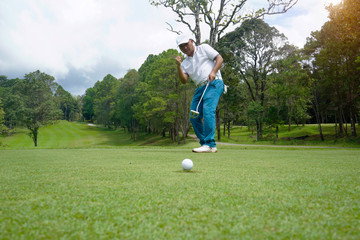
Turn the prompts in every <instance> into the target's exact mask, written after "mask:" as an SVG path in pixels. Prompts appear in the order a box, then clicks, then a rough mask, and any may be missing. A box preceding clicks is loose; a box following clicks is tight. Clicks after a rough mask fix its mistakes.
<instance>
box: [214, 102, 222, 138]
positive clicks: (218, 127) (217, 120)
mask: <svg viewBox="0 0 360 240" xmlns="http://www.w3.org/2000/svg"><path fill="white" fill-rule="evenodd" d="M215 117H216V129H217V139H218V141H221V127H220V110H219V109H216V113H215Z"/></svg>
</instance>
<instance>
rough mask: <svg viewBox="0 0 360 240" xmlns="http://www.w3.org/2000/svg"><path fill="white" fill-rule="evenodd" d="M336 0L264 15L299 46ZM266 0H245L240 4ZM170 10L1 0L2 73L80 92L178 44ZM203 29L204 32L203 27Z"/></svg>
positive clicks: (304, 2)
mask: <svg viewBox="0 0 360 240" xmlns="http://www.w3.org/2000/svg"><path fill="white" fill-rule="evenodd" d="M339 1H340V0H298V3H297V4H296V5H295V6H294V7H293V8H292V9H290V10H289V11H288V12H287V13H285V14H280V15H272V16H267V17H265V21H266V22H267V23H268V24H270V25H271V26H274V27H276V28H277V29H278V30H279V31H280V32H282V33H284V34H285V36H286V37H287V38H288V40H289V42H290V43H291V44H294V45H296V46H298V47H300V48H301V47H303V46H304V44H305V42H306V38H307V37H309V36H310V33H311V32H312V31H316V30H320V29H321V26H322V25H323V24H324V23H325V22H326V21H327V20H328V19H327V16H328V12H327V11H326V10H325V6H326V5H328V4H330V3H334V4H336V3H338V2H339ZM266 2H267V1H266V0H248V1H247V3H246V5H245V8H244V9H248V10H251V9H256V8H257V7H258V6H260V5H261V4H263V3H266ZM175 18H176V16H175V14H174V13H173V12H172V11H171V10H170V9H166V8H164V7H161V6H159V7H155V6H152V5H150V3H149V1H148V0H61V1H59V0H0V75H5V76H7V77H8V78H9V79H12V78H23V77H24V75H25V74H27V73H30V72H34V71H36V70H40V71H41V72H45V73H47V74H49V75H51V76H54V77H55V79H56V81H57V82H58V83H59V84H60V85H61V86H62V87H63V88H64V89H65V90H67V91H68V92H70V93H71V94H73V95H83V94H84V93H85V91H86V89H88V88H90V87H93V86H94V84H95V82H97V81H99V80H100V81H101V80H102V79H103V78H104V77H105V76H106V75H107V74H111V75H113V76H114V77H116V78H121V77H123V76H124V75H125V74H126V72H127V71H128V70H130V69H136V70H138V69H139V67H140V66H141V65H142V63H144V61H145V60H146V58H147V57H148V56H149V55H150V54H155V55H156V54H159V53H161V52H163V51H166V50H167V49H170V48H174V49H177V46H176V43H175V39H176V34H175V33H172V32H170V31H169V30H167V28H169V26H168V25H167V24H166V23H170V24H171V25H172V26H173V27H174V29H176V30H181V31H182V32H183V33H187V34H188V33H189V31H188V30H187V28H186V27H185V26H184V25H182V24H180V23H177V22H176V21H174V20H175ZM203 32H204V34H203V35H204V38H206V36H207V34H206V33H207V32H208V30H207V29H205V28H204V29H203ZM202 40H205V39H202Z"/></svg>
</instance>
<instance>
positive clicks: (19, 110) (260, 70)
mask: <svg viewBox="0 0 360 240" xmlns="http://www.w3.org/2000/svg"><path fill="white" fill-rule="evenodd" d="M347 2H349V1H347ZM346 7H349V6H345V7H342V8H334V7H332V8H331V7H330V8H329V9H328V10H329V12H330V21H328V22H327V23H325V24H324V25H323V27H322V29H321V30H320V31H316V32H312V34H311V36H310V37H308V39H307V43H306V44H305V46H304V48H302V49H299V48H297V47H295V46H293V45H290V44H289V43H288V41H287V38H286V37H285V36H284V35H283V34H281V33H280V32H279V31H278V30H277V29H276V28H274V27H271V26H269V25H268V24H267V23H265V22H264V21H263V20H260V19H254V20H247V21H245V22H244V23H242V24H241V26H240V27H238V28H237V29H235V30H234V31H233V32H230V33H228V34H226V35H225V36H224V37H222V38H221V39H220V40H219V41H218V43H217V45H216V49H217V50H218V51H219V52H220V54H221V55H222V56H223V58H224V66H223V68H222V69H221V71H222V75H223V78H224V82H225V84H226V85H228V86H229V89H228V92H227V94H225V95H223V96H222V97H221V100H220V103H219V106H218V110H217V129H218V138H220V137H221V135H228V136H230V130H231V125H232V124H241V125H246V126H249V127H250V128H253V129H254V130H255V132H256V136H257V140H260V139H261V138H263V132H264V129H265V127H266V128H273V129H274V130H275V132H276V133H277V129H278V126H279V125H284V124H286V125H288V127H289V130H291V126H292V124H305V123H317V124H319V133H320V135H321V137H323V136H322V132H321V123H329V122H332V123H336V129H335V130H336V135H337V136H339V137H341V136H345V135H346V136H348V137H350V136H356V135H357V133H356V128H355V124H356V123H358V121H359V106H360V101H359V96H360V57H359V56H360V53H359V49H360V41H359V39H360V30H359V26H358V25H357V24H355V23H356V21H353V19H354V18H357V19H358V18H359V16H358V15H356V14H355V15H354V16H353V15H351V14H352V12H353V11H350V10H349V9H347V8H346ZM354 22H355V23H354ZM345 26H346V27H345ZM179 54H180V53H179V52H178V51H177V50H174V49H169V50H167V51H164V52H163V53H161V54H159V55H149V56H148V58H147V59H146V61H145V62H144V63H143V64H142V66H141V67H140V68H139V69H138V70H134V69H133V70H129V71H128V73H127V74H126V75H125V76H124V77H123V78H120V79H116V78H115V77H113V76H111V75H107V76H105V77H104V79H103V80H102V81H97V82H96V83H95V85H94V86H93V87H92V88H89V89H87V90H86V93H85V94H84V95H83V96H78V97H74V96H72V95H71V94H70V93H68V92H67V91H65V90H64V89H63V88H62V87H61V86H60V85H58V84H56V83H55V82H54V78H53V77H52V76H49V75H47V74H46V73H41V72H40V71H36V72H33V73H29V74H27V75H25V77H24V79H7V77H6V76H0V101H1V103H0V125H1V126H2V131H3V132H7V133H8V134H9V133H10V134H11V133H12V132H13V131H14V129H15V126H19V125H23V126H26V127H28V128H29V130H30V132H31V136H32V137H33V139H34V143H35V144H36V142H35V139H36V138H37V136H36V135H37V131H38V129H39V127H40V126H42V125H46V124H49V123H50V122H51V121H53V120H55V119H66V120H69V121H74V120H84V121H89V122H94V123H97V124H102V125H104V126H106V127H109V128H119V127H121V128H124V130H127V131H128V132H130V133H132V138H133V139H134V140H136V137H137V136H138V133H140V132H151V133H156V134H162V135H163V136H168V137H170V138H171V139H172V140H173V141H174V142H181V141H185V139H186V136H187V134H188V132H189V129H190V122H189V117H188V115H189V111H190V109H189V105H190V101H191V96H192V93H193V91H194V90H195V86H194V84H193V83H192V82H189V83H187V84H185V85H183V84H181V83H180V81H179V80H178V76H177V70H176V63H175V60H174V58H175V56H177V55H179ZM220 123H223V126H224V128H223V129H220ZM274 138H275V139H274V140H276V139H277V134H275V136H274Z"/></svg>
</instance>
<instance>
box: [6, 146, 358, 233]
mask: <svg viewBox="0 0 360 240" xmlns="http://www.w3.org/2000/svg"><path fill="white" fill-rule="evenodd" d="M219 148H220V151H219V152H218V153H217V154H193V153H191V152H190V151H189V149H182V148H169V147H158V148H154V147H146V148H145V147H129V148H126V147H123V148H108V149H35V150H30V149H28V150H26V149H24V150H2V151H1V152H0V189H1V191H0V239H359V238H360V187H359V182H360V154H359V151H358V150H314V149H312V150H305V149H298V150H283V149H281V150H279V149H271V148H270V149H269V148H267V149H266V150H264V149H257V148H247V149H246V148H244V147H234V146H220V147H219ZM184 158H190V159H192V160H193V162H194V168H193V170H191V171H190V172H184V171H182V170H181V161H182V159H184Z"/></svg>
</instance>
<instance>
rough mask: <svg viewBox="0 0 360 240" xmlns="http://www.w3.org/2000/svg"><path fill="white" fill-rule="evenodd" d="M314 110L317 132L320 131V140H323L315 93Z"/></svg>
mask: <svg viewBox="0 0 360 240" xmlns="http://www.w3.org/2000/svg"><path fill="white" fill-rule="evenodd" d="M314 110H315V117H316V122H317V124H318V129H319V133H320V138H321V141H324V135H323V132H322V127H321V119H320V112H319V103H318V100H317V97H316V94H314Z"/></svg>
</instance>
